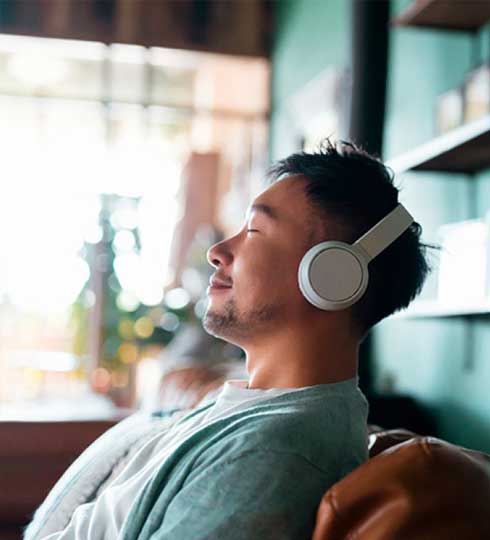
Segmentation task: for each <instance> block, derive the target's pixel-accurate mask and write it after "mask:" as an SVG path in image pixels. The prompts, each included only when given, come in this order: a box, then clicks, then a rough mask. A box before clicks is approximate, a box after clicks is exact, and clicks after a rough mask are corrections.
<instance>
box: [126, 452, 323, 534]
mask: <svg viewBox="0 0 490 540" xmlns="http://www.w3.org/2000/svg"><path fill="white" fill-rule="evenodd" d="M332 483H333V482H332V481H329V478H328V475H327V474H326V473H325V472H324V471H321V470H319V469H318V468H316V467H315V466H314V465H312V464H310V463H309V462H308V461H307V460H306V459H305V458H304V457H302V456H300V455H296V454H293V453H288V452H284V453H282V452H276V451H267V450H249V451H246V452H242V453H240V454H238V455H236V456H235V457H232V458H228V459H226V460H219V461H217V462H215V463H213V464H212V465H209V466H207V467H205V468H204V469H203V468H199V469H196V470H195V471H194V472H192V473H191V474H190V475H189V476H188V478H187V480H186V481H185V483H184V485H183V488H182V489H181V490H180V491H179V492H178V493H177V495H176V496H175V497H174V498H173V499H172V501H171V502H170V504H169V505H168V507H167V508H166V509H165V510H163V509H162V508H161V507H159V504H158V502H159V501H157V502H156V504H155V506H154V507H153V509H152V511H151V512H150V514H149V516H147V519H146V520H145V523H144V526H143V528H142V530H141V531H133V535H134V536H132V537H133V538H136V537H138V538H141V539H143V538H149V537H150V536H151V539H152V540H170V539H171V540H189V539H190V538H192V539H193V540H230V539H233V540H256V539H260V538H263V539H267V540H307V539H310V538H311V536H312V534H313V528H314V525H315V518H316V513H317V508H318V505H319V503H320V500H321V498H322V496H323V494H324V492H325V491H326V490H327V489H328V487H330V484H332ZM138 532H141V533H142V534H141V536H138ZM134 533H136V534H134Z"/></svg>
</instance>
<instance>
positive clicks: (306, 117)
mask: <svg viewBox="0 0 490 540" xmlns="http://www.w3.org/2000/svg"><path fill="white" fill-rule="evenodd" d="M489 18H490V3H489V2H488V1H486V0H481V1H464V2H463V1H457V0H454V1H441V0H392V1H391V2H389V1H382V0H380V1H369V0H364V1H362V0H352V1H351V0H277V1H267V0H226V1H224V0H223V1H221V0H176V1H167V0H36V1H34V0H1V1H0V152H1V170H0V171H1V172H0V190H1V193H0V238H1V247H2V249H1V255H0V259H1V260H0V419H1V420H2V421H4V422H8V421H14V420H15V421H17V420H19V419H22V420H29V421H34V420H48V419H49V420H55V419H58V420H67V419H90V418H92V419H94V418H113V417H114V415H117V414H122V413H121V411H127V412H130V411H132V410H135V409H136V408H141V407H145V406H147V407H153V406H156V405H158V404H159V403H160V401H159V399H160V398H161V395H160V397H159V398H158V397H157V398H155V395H157V396H158V392H160V390H161V389H160V383H161V379H162V377H163V376H164V375H165V373H167V372H169V371H170V370H171V369H173V368H175V366H181V367H182V366H191V365H192V366H196V365H198V366H199V365H200V366H203V365H213V364H220V365H221V363H223V362H226V361H229V362H230V365H233V366H234V369H236V371H235V372H234V373H236V374H239V375H240V374H241V375H243V373H244V371H243V353H242V352H241V351H240V350H239V349H236V348H235V347H232V346H230V345H227V344H226V343H224V342H222V341H220V340H216V339H214V338H211V337H210V336H208V335H207V334H205V333H204V332H203V331H202V328H201V323H200V319H201V318H202V315H203V313H204V310H205V302H206V300H205V289H206V286H207V281H208V279H209V276H210V274H211V270H212V268H211V267H210V266H209V265H208V263H207V262H206V250H207V249H208V247H209V246H210V245H211V244H212V243H214V242H216V241H217V240H219V239H220V238H223V237H224V236H227V235H229V234H232V233H234V232H236V230H237V229H238V228H239V227H240V226H241V224H242V222H243V219H244V216H245V209H246V208H247V206H248V204H249V202H250V200H251V199H252V198H253V197H254V196H255V195H256V194H257V193H258V192H259V191H260V189H261V187H262V180H263V177H264V172H265V170H266V168H267V166H268V164H270V163H271V162H272V161H274V160H276V159H278V158H281V157H284V156H286V155H287V154H289V153H290V152H294V151H298V150H301V149H311V148H313V147H314V146H315V144H316V143H317V142H318V141H319V140H321V139H322V138H324V137H326V136H330V137H331V138H332V139H342V138H344V139H351V140H353V141H354V142H356V143H358V144H361V145H363V146H364V147H365V148H367V149H368V150H370V151H371V152H374V153H375V154H377V155H379V156H382V157H383V158H384V159H385V160H387V162H388V164H389V165H390V166H391V167H392V168H393V170H394V171H395V173H397V175H398V180H397V183H398V185H401V186H402V193H401V201H402V202H403V203H404V204H406V205H407V207H408V208H409V209H410V211H411V212H412V213H413V214H414V216H415V217H416V219H417V220H418V221H419V222H420V223H421V224H422V226H423V228H424V240H425V241H427V242H435V243H438V244H440V245H442V246H443V248H444V249H443V250H442V252H441V256H440V257H438V258H435V257H434V258H433V259H432V264H433V266H434V272H433V273H432V275H431V277H430V279H429V281H428V282H427V285H426V287H425V288H424V291H423V293H422V296H421V299H420V300H418V301H417V302H416V303H414V305H413V306H412V307H411V308H410V309H409V310H407V312H406V313H403V314H400V315H397V316H395V317H391V318H390V319H388V320H387V321H384V322H382V323H381V324H379V325H378V326H377V327H376V328H375V330H374V331H373V332H372V334H371V337H370V339H369V340H367V342H366V343H365V345H364V348H363V352H362V355H363V360H362V365H361V370H362V373H361V385H362V388H363V390H364V391H365V392H366V394H367V395H368V397H369V399H370V403H371V421H375V422H377V423H380V424H382V425H386V426H387V427H390V426H391V425H393V426H404V427H410V428H412V429H415V430H418V431H420V432H426V433H433V434H438V435H440V436H443V437H445V438H447V439H448V440H451V441H454V442H456V443H459V444H466V445H468V446H471V447H474V448H480V449H483V450H485V449H486V450H487V451H488V450H489V449H490V402H489V398H488V386H489V383H490V364H489V362H488V360H487V358H486V356H487V354H486V351H487V342H488V340H489V339H490V330H489V327H488V314H489V313H490V309H489V307H488V306H489V305H490V303H489V294H490V291H489V290H488V288H489V283H490V281H489V275H490V265H489V258H488V251H489V241H488V240H489V234H488V232H489V231H488V224H489V220H488V214H487V210H488V208H489V206H490V176H489V175H488V167H489V166H490V146H489V143H490V117H489V113H490V67H489V66H490V64H489V62H490V32H489V25H488V20H489Z"/></svg>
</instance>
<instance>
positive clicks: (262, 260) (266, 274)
mask: <svg viewBox="0 0 490 540" xmlns="http://www.w3.org/2000/svg"><path fill="white" fill-rule="evenodd" d="M246 255H247V256H245V254H244V257H242V258H241V259H240V260H238V259H237V260H236V261H235V263H236V264H235V269H234V270H235V281H236V291H237V293H239V294H240V296H242V297H255V298H256V297H257V296H258V295H261V296H267V297H269V298H273V297H274V298H282V297H284V296H285V295H294V294H295V293H296V292H298V293H299V294H301V292H300V291H299V287H298V277H297V276H298V266H299V260H298V261H297V260H296V258H294V257H292V256H291V255H290V254H289V253H287V252H286V251H285V250H284V249H282V250H279V249H274V248H269V249H264V250H261V251H259V250H258V249H256V250H250V253H247V254H246Z"/></svg>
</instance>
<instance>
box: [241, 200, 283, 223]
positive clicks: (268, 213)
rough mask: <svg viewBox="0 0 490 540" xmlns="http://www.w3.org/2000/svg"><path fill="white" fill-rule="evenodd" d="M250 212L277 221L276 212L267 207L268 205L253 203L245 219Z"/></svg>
mask: <svg viewBox="0 0 490 540" xmlns="http://www.w3.org/2000/svg"><path fill="white" fill-rule="evenodd" d="M252 212H261V213H262V214H265V215H266V216H267V217H269V218H271V219H276V220H277V219H278V215H277V212H276V210H275V209H274V208H272V206H269V205H268V204H264V203H255V204H252V206H251V207H250V208H249V209H248V210H247V217H248V215H249V214H251V213H252Z"/></svg>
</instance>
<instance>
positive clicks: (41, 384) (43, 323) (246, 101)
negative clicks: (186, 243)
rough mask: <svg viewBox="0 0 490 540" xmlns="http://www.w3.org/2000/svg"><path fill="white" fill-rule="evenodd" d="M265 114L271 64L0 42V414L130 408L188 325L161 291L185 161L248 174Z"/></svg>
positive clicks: (136, 49) (97, 46)
mask: <svg viewBox="0 0 490 540" xmlns="http://www.w3.org/2000/svg"><path fill="white" fill-rule="evenodd" d="M237 74H239V75H238V76H237ZM240 77H242V78H243V77H245V78H246V79H247V81H248V88H247V92H246V93H245V94H243V92H242V91H241V90H240V89H239V88H236V89H233V88H229V86H226V84H223V82H224V81H225V82H226V81H228V82H227V84H230V83H229V81H232V82H235V83H237V84H239V80H237V79H240ZM254 80H258V82H257V88H256V90H257V91H256V92H255V93H252V95H251V92H250V85H251V84H253V81H254ZM266 104H267V65H266V63H265V61H262V60H254V59H238V60H237V59H230V58H227V57H224V56H218V55H211V54H204V53H191V52H182V51H169V50H164V49H158V48H144V47H140V46H135V45H119V44H114V45H110V46H106V45H103V44H101V43H92V42H78V41H61V40H52V39H44V38H30V37H21V36H6V35H0V149H1V152H2V176H1V182H0V231H1V232H0V236H1V240H2V257H1V261H0V404H3V405H4V406H5V405H6V404H10V406H13V404H16V405H15V406H16V407H20V406H21V404H23V403H26V402H30V403H32V400H37V407H39V403H41V402H42V401H44V402H46V403H48V402H50V403H51V402H53V400H54V399H65V398H68V397H69V398H77V399H79V398H81V397H83V396H86V395H88V393H89V388H91V389H92V390H95V391H97V392H100V393H102V394H107V395H109V396H110V397H111V399H112V400H113V401H114V402H115V403H116V404H118V405H123V406H130V405H133V404H134V403H135V394H134V389H135V373H136V370H137V366H139V365H141V364H142V363H144V361H146V360H147V361H148V362H149V361H155V358H156V356H157V354H158V348H159V347H162V346H164V345H165V344H166V343H168V342H169V341H170V340H171V339H172V337H173V335H174V333H175V332H176V331H177V330H178V321H179V320H180V318H181V317H184V316H185V307H186V302H182V294H184V293H185V291H184V293H182V292H181V298H180V304H178V306H177V307H175V306H174V307H172V306H171V302H170V305H169V303H168V302H167V300H168V299H166V298H165V297H164V290H165V287H166V286H167V285H168V284H169V283H170V282H171V280H172V275H171V272H170V267H169V257H170V246H171V242H172V236H173V232H174V228H175V225H176V222H177V220H178V219H179V217H180V212H181V210H182V208H181V200H182V189H183V188H182V186H181V181H180V178H181V171H182V166H183V164H184V162H185V160H186V157H187V155H188V154H189V152H190V151H192V150H197V151H201V152H203V151H204V152H206V151H218V152H219V153H220V155H221V156H222V157H223V159H224V160H228V161H229V163H232V164H233V167H231V170H232V173H231V174H232V175H233V174H235V176H236V175H237V174H239V175H241V177H243V175H244V172H246V171H250V170H252V168H253V167H254V166H255V165H256V157H257V148H258V144H261V145H262V147H263V146H264V143H265V137H264V133H265V125H266V124H265V114H266ZM257 141H259V143H258V142H257ZM222 183H223V182H222ZM226 183H228V185H231V184H232V180H230V179H227V181H226V182H225V184H226ZM177 296H178V295H177ZM184 296H185V294H184ZM174 297H175V294H174ZM169 298H172V295H170V296H169ZM188 301H189V300H188ZM188 301H187V303H188ZM179 310H180V311H179ZM169 320H171V321H172V325H169V322H168V321H169Z"/></svg>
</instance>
